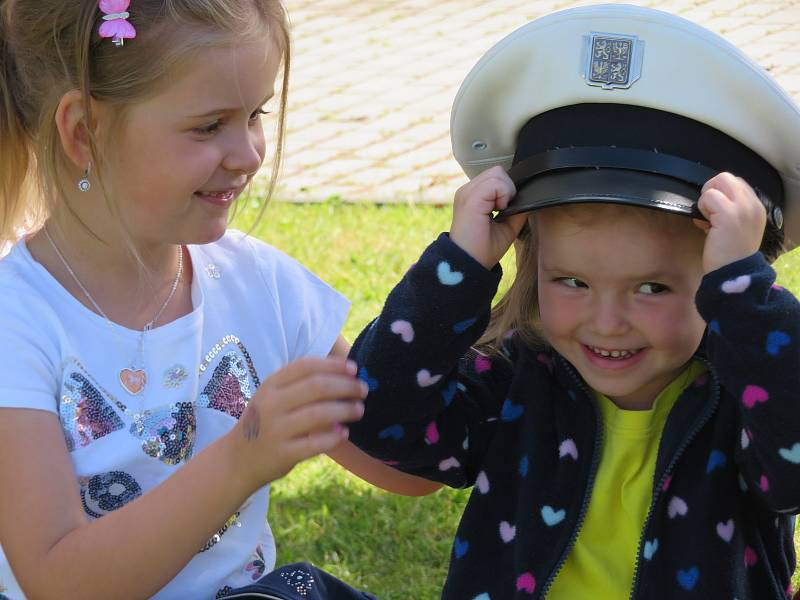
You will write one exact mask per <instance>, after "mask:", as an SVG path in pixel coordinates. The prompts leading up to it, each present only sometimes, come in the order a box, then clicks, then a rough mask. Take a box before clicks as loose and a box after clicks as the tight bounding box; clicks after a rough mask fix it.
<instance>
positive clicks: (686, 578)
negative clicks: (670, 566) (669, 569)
mask: <svg viewBox="0 0 800 600" xmlns="http://www.w3.org/2000/svg"><path fill="white" fill-rule="evenodd" d="M677 577H678V585H679V586H681V587H682V588H683V589H685V590H686V591H687V592H691V591H692V590H693V589H694V588H695V586H696V585H697V582H698V581H699V579H700V569H698V568H697V567H692V568H690V569H685V570H684V569H681V570H679V571H678V576H677Z"/></svg>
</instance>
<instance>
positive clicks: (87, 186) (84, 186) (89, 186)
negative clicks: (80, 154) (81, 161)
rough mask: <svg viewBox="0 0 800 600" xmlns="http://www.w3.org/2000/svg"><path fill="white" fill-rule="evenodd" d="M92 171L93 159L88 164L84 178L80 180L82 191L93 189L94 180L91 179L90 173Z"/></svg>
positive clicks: (79, 186)
mask: <svg viewBox="0 0 800 600" xmlns="http://www.w3.org/2000/svg"><path fill="white" fill-rule="evenodd" d="M91 172H92V161H89V164H88V165H86V171H85V172H84V173H83V179H81V180H80V181H79V182H78V189H79V190H80V191H82V192H88V191H89V190H90V189H92V182H91V181H89V175H90V174H91Z"/></svg>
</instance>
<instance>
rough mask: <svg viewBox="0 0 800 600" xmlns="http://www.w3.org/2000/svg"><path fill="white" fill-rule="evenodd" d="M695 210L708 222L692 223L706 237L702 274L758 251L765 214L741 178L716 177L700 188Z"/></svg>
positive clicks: (724, 175) (729, 174)
mask: <svg viewBox="0 0 800 600" xmlns="http://www.w3.org/2000/svg"><path fill="white" fill-rule="evenodd" d="M697 208H698V209H699V210H700V212H701V213H703V216H704V217H705V218H706V219H708V222H706V221H701V220H699V219H695V220H694V223H695V225H697V226H698V227H699V228H700V229H703V230H704V231H705V232H706V234H707V237H706V243H705V248H704V249H703V270H704V271H705V272H706V273H710V272H711V271H714V270H716V269H719V268H720V267H723V266H725V265H728V264H730V263H732V262H735V261H737V260H739V259H742V258H746V257H748V256H750V255H751V254H753V253H755V252H756V251H758V249H759V247H760V246H761V238H762V237H763V235H764V227H765V225H766V223H767V211H766V209H765V208H764V205H763V204H762V203H761V200H759V199H758V196H756V193H755V191H754V190H753V188H751V187H750V186H749V185H748V183H747V182H746V181H745V180H744V179H742V178H741V177H736V176H735V175H732V174H731V173H720V174H719V175H717V176H715V177H713V178H711V179H709V180H708V181H707V182H706V184H705V185H704V186H703V189H702V191H701V194H700V200H698V202H697Z"/></svg>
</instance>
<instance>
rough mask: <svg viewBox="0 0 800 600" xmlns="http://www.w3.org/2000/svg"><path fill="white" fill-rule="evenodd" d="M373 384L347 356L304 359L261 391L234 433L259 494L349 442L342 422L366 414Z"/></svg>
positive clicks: (241, 465) (245, 471)
mask: <svg viewBox="0 0 800 600" xmlns="http://www.w3.org/2000/svg"><path fill="white" fill-rule="evenodd" d="M367 392H368V390H367V386H366V384H365V383H364V382H362V381H361V380H360V379H358V378H357V377H356V365H355V363H354V362H353V361H350V360H345V359H344V358H340V357H336V358H330V357H329V358H302V359H300V360H297V361H295V362H293V363H291V364H289V365H287V366H285V367H284V368H282V369H280V370H279V371H277V372H276V373H274V374H273V375H272V376H271V377H269V378H268V379H267V380H266V381H264V383H263V384H262V385H261V387H259V388H258V390H257V391H256V393H255V394H254V396H253V398H252V399H251V400H250V402H249V403H248V405H247V408H246V409H245V411H244V413H242V416H241V418H240V419H239V422H238V423H237V424H236V427H235V428H234V429H233V431H231V434H230V435H232V436H234V438H235V446H236V448H237V452H236V454H237V458H236V462H237V465H236V467H237V468H238V469H240V473H242V475H243V476H244V477H245V482H246V484H247V487H249V488H251V489H253V490H255V489H258V488H259V487H261V486H263V485H265V484H266V483H269V482H271V481H274V480H276V479H278V478H280V477H283V476H284V475H286V474H287V473H288V472H289V471H290V470H291V469H292V467H294V466H295V465H296V464H297V463H299V462H300V461H303V460H305V459H307V458H311V457H312V456H315V455H317V454H321V453H322V452H327V451H328V450H331V449H332V448H334V447H335V446H337V445H338V444H339V443H341V442H342V440H343V439H346V438H347V434H348V431H347V428H346V427H344V426H342V425H341V424H340V423H346V422H350V421H357V420H358V419H360V418H361V417H362V415H363V414H364V404H363V402H362V400H363V399H364V398H365V397H366V396H367Z"/></svg>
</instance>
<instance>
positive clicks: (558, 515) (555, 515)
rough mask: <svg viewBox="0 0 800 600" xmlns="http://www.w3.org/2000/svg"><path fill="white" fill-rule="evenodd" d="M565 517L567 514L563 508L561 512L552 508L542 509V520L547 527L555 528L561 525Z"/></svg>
mask: <svg viewBox="0 0 800 600" xmlns="http://www.w3.org/2000/svg"><path fill="white" fill-rule="evenodd" d="M566 516H567V513H566V511H565V510H564V509H563V508H562V509H561V510H555V509H554V508H553V507H552V506H543V507H542V519H543V520H544V522H545V524H546V525H547V526H548V527H555V526H556V525H558V524H559V523H561V521H563V520H564V517H566Z"/></svg>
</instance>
